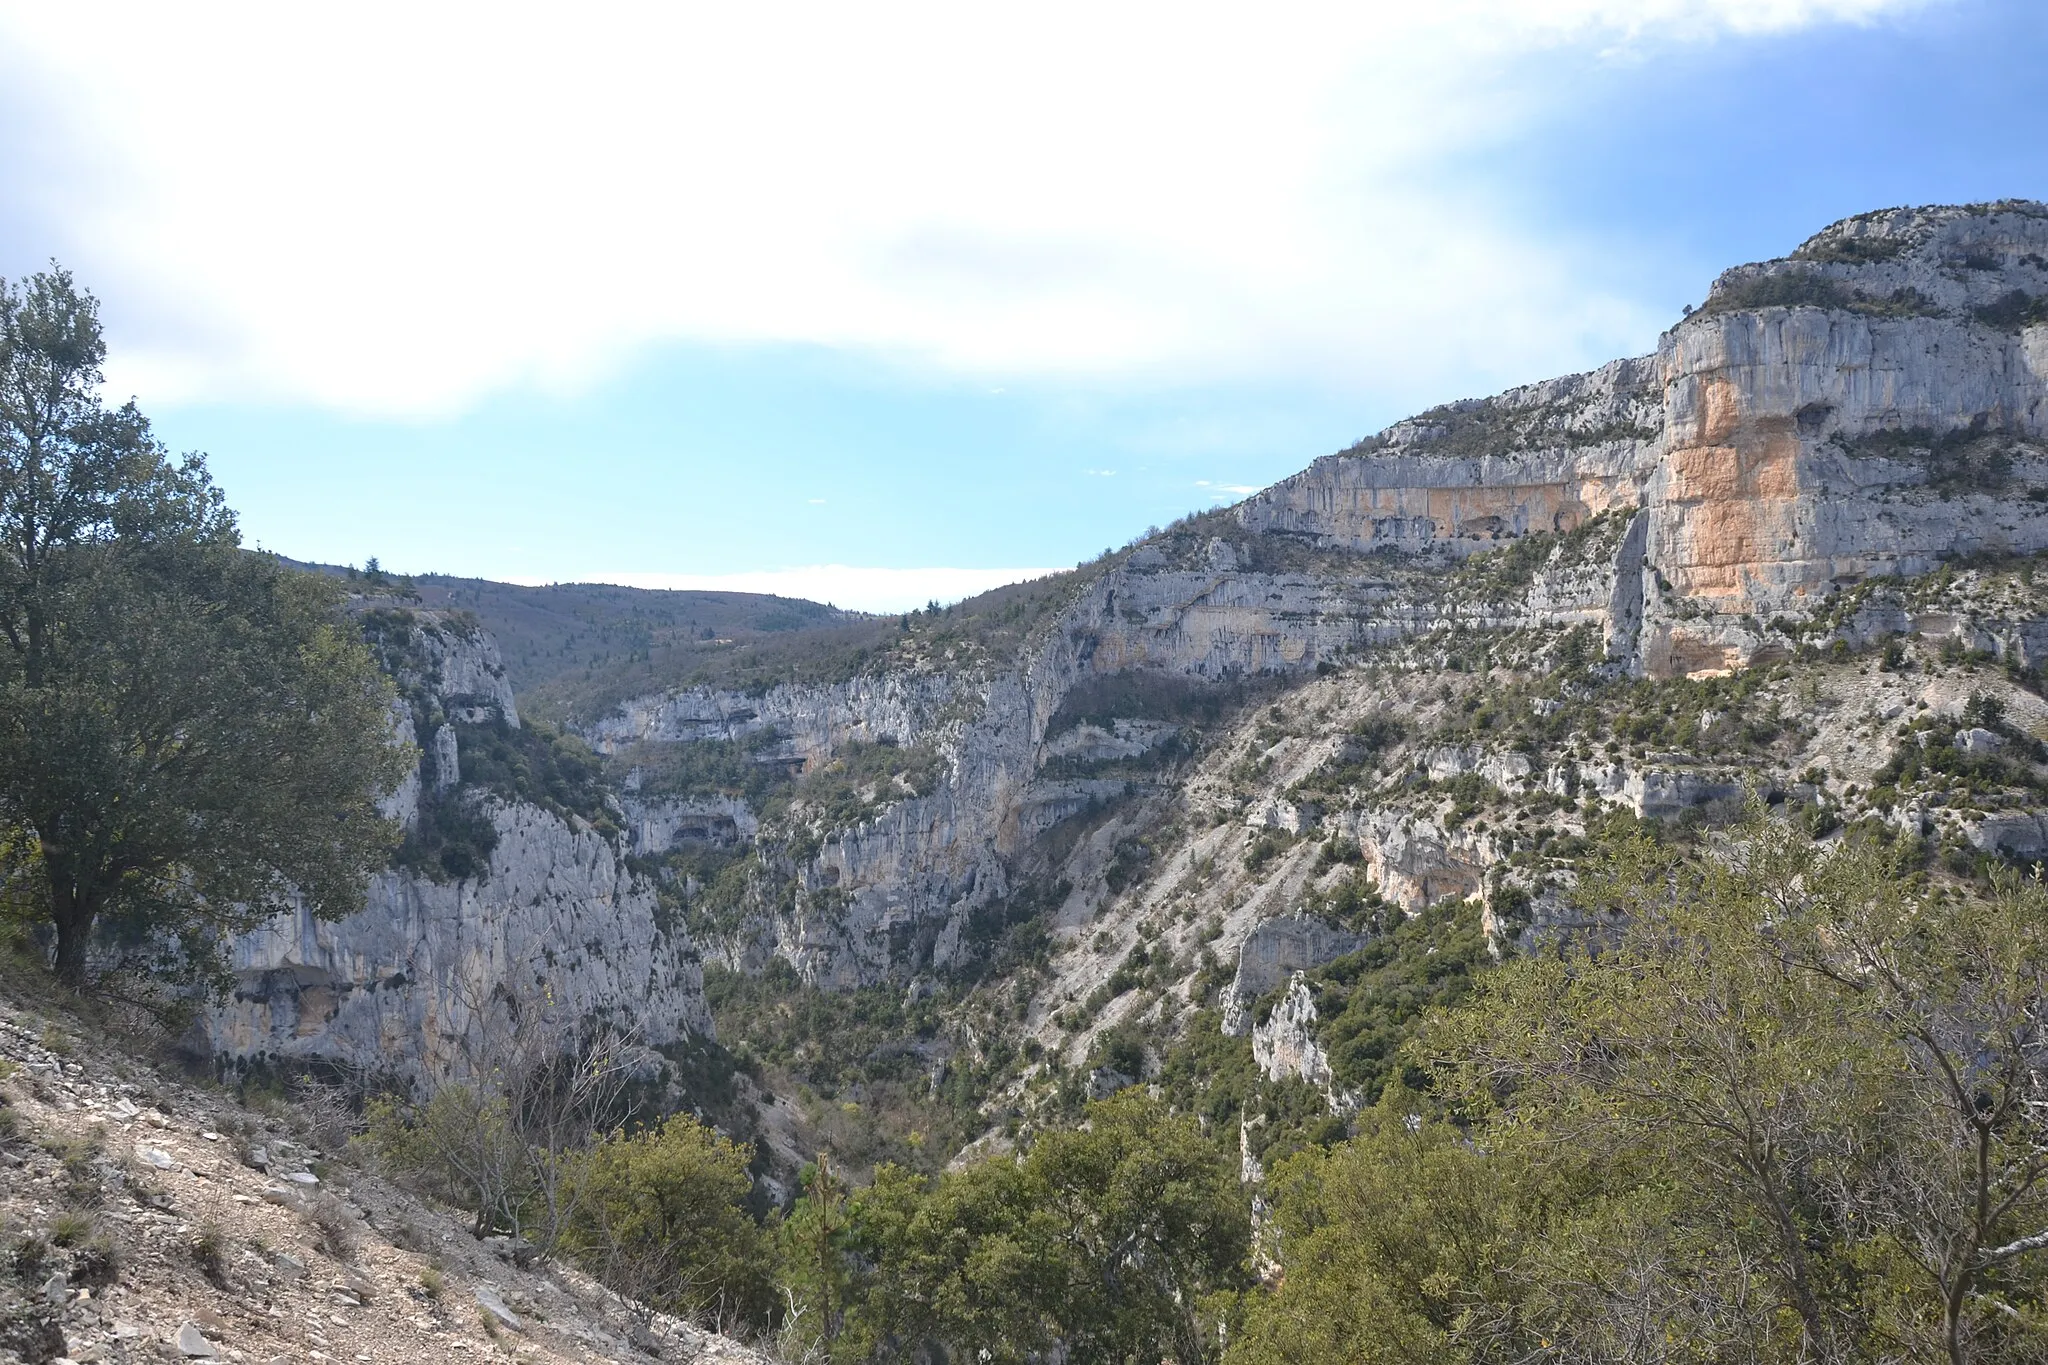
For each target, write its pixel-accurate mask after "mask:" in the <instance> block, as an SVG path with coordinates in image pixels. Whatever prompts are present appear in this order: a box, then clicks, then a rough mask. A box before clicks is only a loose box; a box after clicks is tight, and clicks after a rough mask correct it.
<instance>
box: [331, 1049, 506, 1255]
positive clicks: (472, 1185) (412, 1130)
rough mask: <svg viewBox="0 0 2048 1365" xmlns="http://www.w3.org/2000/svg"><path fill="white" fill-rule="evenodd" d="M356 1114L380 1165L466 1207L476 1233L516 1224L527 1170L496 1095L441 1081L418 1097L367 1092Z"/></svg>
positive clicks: (502, 1100) (444, 1200) (501, 1099)
mask: <svg viewBox="0 0 2048 1365" xmlns="http://www.w3.org/2000/svg"><path fill="white" fill-rule="evenodd" d="M364 1117H365V1118H366V1120H367V1121H368V1126H367V1130H366V1131H365V1133H364V1136H363V1141H364V1143H365V1144H366V1145H367V1146H368V1148H369V1149H370V1151H371V1152H373V1153H374V1154H375V1155H376V1157H377V1158H378V1160H379V1161H381V1162H382V1163H383V1164H384V1166H385V1168H386V1169H387V1170H390V1171H392V1172H394V1173H396V1174H398V1175H399V1176H401V1177H402V1178H403V1179H405V1180H406V1181H407V1182H408V1183H410V1184H412V1185H413V1186H414V1187H415V1188H416V1189H418V1190H420V1191H421V1192H422V1193H424V1194H426V1195H427V1196H429V1197H430V1198H433V1199H437V1200H439V1201H441V1202H442V1203H446V1204H452V1205H454V1206H455V1207H457V1208H462V1209H468V1210H470V1211H471V1212H472V1213H473V1214H474V1215H475V1222H474V1224H473V1231H475V1233H476V1235H477V1236H479V1237H481V1236H483V1235H484V1234H485V1233H487V1232H490V1231H492V1230H494V1229H497V1228H501V1227H504V1228H512V1229H515V1230H516V1229H517V1228H518V1227H519V1225H520V1222H521V1206H522V1205H523V1203H524V1202H525V1200H526V1199H527V1198H528V1197H529V1196H530V1195H531V1193H532V1187H533V1181H532V1175H533V1172H532V1168H531V1163H530V1161H529V1160H528V1151H527V1148H526V1145H525V1143H524V1142H523V1141H522V1139H521V1136H520V1134H519V1132H518V1129H517V1126H516V1125H515V1124H514V1122H513V1113H512V1105H511V1103H510V1101H509V1100H507V1099H506V1098H505V1097H504V1096H503V1095H501V1094H494V1093H492V1092H489V1091H485V1090H480V1089H478V1088H476V1087H474V1086H468V1085H444V1086H442V1087H440V1088H439V1089H438V1090H436V1091H435V1092H434V1094H433V1095H432V1096H431V1097H430V1098H429V1099H428V1100H427V1102H426V1103H425V1104H423V1105H418V1106H412V1105H405V1104H401V1103H399V1102H398V1101H396V1100H394V1099H392V1098H390V1097H382V1098H378V1099H374V1100H372V1101H371V1102H370V1103H369V1104H368V1106H366V1108H365V1111H364Z"/></svg>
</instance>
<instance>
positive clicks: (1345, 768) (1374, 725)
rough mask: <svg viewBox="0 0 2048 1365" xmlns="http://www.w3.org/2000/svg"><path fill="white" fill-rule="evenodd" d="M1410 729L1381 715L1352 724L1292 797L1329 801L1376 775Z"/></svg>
mask: <svg viewBox="0 0 2048 1365" xmlns="http://www.w3.org/2000/svg"><path fill="white" fill-rule="evenodd" d="M1407 733H1408V727H1407V725H1406V724H1405V723H1404V722H1403V721H1402V720H1401V719H1400V718H1399V717H1398V716H1393V715H1389V714H1386V713H1380V714H1376V715H1372V716H1368V717H1366V718H1365V719H1364V720H1361V721H1359V722H1358V723H1357V724H1355V725H1353V726H1352V727H1351V728H1350V730H1349V731H1347V732H1346V733H1345V735H1344V738H1343V740H1342V741H1341V742H1340V743H1339V744H1338V746H1337V749H1336V751H1335V752H1334V753H1332V754H1331V755H1330V756H1329V757H1328V758H1326V759H1324V760H1323V761H1322V762H1321V763H1320V764H1318V765H1317V766H1316V770H1315V771H1314V772H1312V773H1310V774H1309V775H1308V776H1307V777H1305V778H1303V779H1302V780H1301V781H1299V782H1297V783H1295V784H1294V786H1293V788H1291V789H1290V792H1289V794H1290V795H1292V796H1295V797H1297V798H1310V799H1313V798H1318V797H1319V798H1322V799H1324V800H1328V799H1330V798H1332V797H1334V796H1336V795H1337V794H1338V793H1340V792H1343V791H1346V790H1348V789H1349V788H1351V787H1354V786H1356V785H1358V784H1359V783H1360V782H1362V781H1364V780H1365V779H1366V778H1368V777H1370V776H1372V774H1373V773H1375V772H1377V771H1378V769H1379V766H1380V762H1381V760H1382V759H1383V758H1384V757H1385V756H1386V754H1387V752H1388V751H1389V750H1391V749H1393V748H1394V747H1395V746H1396V745H1398V744H1399V743H1400V742H1401V741H1402V740H1403V739H1405V738H1406V737H1407Z"/></svg>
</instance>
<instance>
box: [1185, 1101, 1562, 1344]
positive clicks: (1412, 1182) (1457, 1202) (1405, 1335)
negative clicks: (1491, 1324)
mask: <svg viewBox="0 0 2048 1365" xmlns="http://www.w3.org/2000/svg"><path fill="white" fill-rule="evenodd" d="M1427 1111H1428V1106H1427V1105H1426V1104H1425V1103H1423V1102H1421V1101H1420V1100H1418V1099H1417V1098H1416V1097H1414V1096H1412V1095H1410V1094H1408V1093H1407V1092H1405V1091H1404V1090H1402V1089H1401V1088H1400V1087H1398V1086H1393V1087H1389V1088H1388V1089H1387V1090H1386V1091H1385V1092H1384V1094H1383V1095H1382V1097H1381V1099H1380V1102H1379V1103H1378V1105H1377V1106H1376V1107H1374V1108H1373V1109H1370V1110H1367V1111H1365V1112H1364V1113H1362V1114H1360V1115H1359V1117H1358V1133H1357V1136H1356V1137H1354V1138H1353V1139H1352V1140H1351V1141H1349V1142H1347V1143H1344V1144H1343V1145H1342V1146H1339V1147H1336V1148H1334V1149H1325V1148H1320V1147H1309V1148H1306V1149H1304V1150H1302V1151H1301V1152H1299V1153H1297V1154H1296V1155H1294V1156H1292V1157H1289V1158H1288V1159H1287V1160H1286V1161H1285V1162H1282V1163H1281V1164H1279V1165H1278V1166H1276V1167H1275V1168H1274V1169H1273V1171H1272V1172H1271V1174H1270V1176H1269V1178H1268V1181H1267V1186H1266V1189H1267V1199H1268V1200H1269V1201H1270V1203H1271V1204H1272V1207H1273V1231H1274V1233H1276V1234H1277V1243H1278V1249H1279V1251H1280V1253H1281V1255H1282V1257H1283V1259H1284V1261H1285V1265H1286V1274H1285V1276H1284V1277H1282V1279H1281V1281H1280V1284H1279V1287H1278V1288H1277V1290H1275V1291H1274V1292H1272V1293H1269V1294H1261V1295H1255V1296H1253V1297H1252V1299H1251V1300H1250V1301H1249V1303H1248V1304H1247V1308H1246V1313H1245V1321H1244V1326H1243V1329H1242V1331H1241V1332H1240V1333H1239V1334H1238V1336H1237V1337H1236V1338H1235V1340H1234V1341H1233V1342H1232V1344H1231V1349H1230V1352H1229V1354H1228V1356H1227V1357H1226V1359H1227V1360H1228V1361H1229V1362H1230V1365H1305V1363H1319V1362H1325V1361H1328V1362H1336V1361H1344V1362H1358V1363H1359V1365H1441V1362H1447V1361H1467V1360H1472V1359H1475V1358H1479V1353H1478V1352H1475V1351H1473V1350H1471V1349H1470V1347H1469V1345H1468V1342H1467V1336H1468V1333H1469V1329H1470V1327H1471V1326H1472V1325H1473V1317H1474V1316H1475V1310H1478V1311H1484V1310H1485V1309H1487V1308H1490V1307H1492V1306H1493V1305H1496V1304H1500V1303H1503V1302H1506V1303H1512V1302H1514V1301H1515V1300H1516V1299H1518V1298H1519V1297H1520V1293H1519V1290H1518V1287H1517V1286H1516V1284H1515V1283H1514V1280H1513V1270H1514V1262H1515V1260H1516V1258H1517V1255H1518V1253H1519V1252H1520V1250H1521V1241H1522V1237H1521V1233H1522V1230H1521V1228H1520V1227H1519V1226H1518V1223H1519V1221H1520V1216H1521V1213H1522V1210H1523V1209H1525V1208H1527V1207H1528V1206H1529V1205H1530V1204H1532V1203H1533V1202H1534V1200H1533V1199H1532V1194H1533V1193H1534V1191H1533V1190H1532V1188H1531V1183H1530V1182H1531V1176H1532V1173H1531V1172H1530V1171H1529V1170H1528V1168H1527V1163H1525V1162H1522V1161H1519V1160H1516V1159H1515V1158H1514V1157H1513V1156H1512V1155H1510V1154H1508V1153H1504V1152H1500V1151H1494V1152H1486V1151H1481V1150H1480V1149H1479V1148H1477V1147H1475V1146H1474V1145H1473V1144H1472V1143H1471V1142H1470V1141H1469V1140H1467V1137H1466V1135H1465V1133H1464V1132H1462V1131H1461V1130H1460V1129H1458V1128H1457V1127H1456V1126H1454V1125H1452V1124H1449V1123H1445V1122H1443V1121H1441V1120H1439V1119H1435V1118H1429V1117H1425V1115H1426V1113H1427Z"/></svg>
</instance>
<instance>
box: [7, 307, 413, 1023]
mask: <svg viewBox="0 0 2048 1365" xmlns="http://www.w3.org/2000/svg"><path fill="white" fill-rule="evenodd" d="M104 349H105V348H104V344H103V343H102V341H101V338H100V332H99V322H98V306H97V304H96V303H95V302H94V301H93V300H92V299H91V297H90V296H88V295H85V294H82V293H81V292H79V291H78V290H77V289H76V288H75V286H74V285H73V284H72V282H71V279H70V277H69V276H68V275H66V274H64V273H63V272H61V271H56V272H51V273H46V274H38V275H35V276H32V277H30V278H29V279H28V280H27V281H25V282H23V283H22V284H20V285H19V286H16V287H13V288H8V289H5V290H4V291H0V824H5V825H8V826H12V827H16V828H20V829H24V830H27V831H31V832H32V833H33V836H34V837H33V838H32V839H18V840H10V841H8V843H7V845H6V847H7V851H8V853H9V857H8V862H7V865H6V867H5V868H4V874H5V877H6V879H7V880H8V881H9V882H10V883H12V884H13V885H14V887H15V888H16V889H20V888H22V887H27V888H28V891H27V893H26V894H25V895H24V896H22V897H20V898H19V899H18V900H17V901H16V903H17V904H24V905H26V906H28V907H30V908H29V914H30V917H31V918H32V920H34V921H35V922H37V923H40V924H47V925H49V926H50V927H52V928H53V929H54V930H55V936H56V970H57V973H58V975H59V976H60V977H61V978H62V979H63V980H65V981H66V982H68V983H70V984H72V985H78V984H81V983H82V982H83V980H84V978H85V972H86V965H87V948H88V944H89V942H90V941H91V940H92V937H93V935H94V932H95V930H96V929H97V928H99V927H101V926H102V925H106V926H108V927H110V928H111V929H112V930H113V935H112V936H113V938H114V939H115V940H116V942H117V943H119V944H120V945H122V946H124V947H125V948H126V949H127V950H128V951H129V952H130V953H131V954H143V955H147V954H149V953H152V952H154V951H155V950H156V949H157V948H158V947H159V945H161V944H163V943H165V942H167V941H170V942H174V943H175V944H176V945H177V954H176V960H175V962H173V963H171V964H167V966H168V969H170V970H177V971H180V972H183V973H186V974H190V973H193V972H197V971H202V970H204V968H205V966H206V964H207V963H209V962H211V961H213V954H214V952H215V947H214V944H215V942H217V941H218V938H219V937H220V936H221V931H227V932H228V933H230V934H231V933H232V932H233V931H234V930H236V929H238V928H241V927H245V926H248V925H252V924H255V923H259V922H261V921H262V920H264V919H266V918H268V917H269V916H270V915H271V914H273V913H275V912H276V911H277V910H279V909H281V908H282V907H284V906H285V905H286V904H287V903H289V898H290V897H291V896H292V895H294V894H296V895H298V896H300V897H301V898H302V899H303V901H304V903H306V904H307V905H309V906H310V907H311V908H312V909H313V910H314V912H315V913H317V914H322V915H328V916H338V915H343V914H347V913H349V912H350V911H353V910H355V909H356V908H358V907H359V905H360V904H361V895H362V887H363V885H364V883H365V881H366V880H367V878H368V875H369V873H370V872H372V871H373V870H375V868H376V867H377V866H378V865H380V864H381V863H382V862H383V860H384V858H385V857H386V855H387V854H388V852H389V849H390V847H391V844H392V842H394V841H395V838H396V830H395V829H394V828H393V827H392V826H391V825H390V823H389V822H387V821H385V820H383V819H381V818H380V817H379V816H378V813H377V810H376V804H375V803H376V799H377V798H378V796H379V795H381V794H382V793H383V792H385V791H388V790H389V789H390V788H391V787H392V786H394V785H395V784H396V782H397V780H398V778H399V776H400V774H401V772H402V770H403V764H404V755H403V754H402V753H401V752H400V751H398V750H395V749H393V748H392V747H391V746H389V745H388V744H387V743H386V742H385V740H386V735H387V729H386V725H387V720H386V717H387V713H388V707H389V701H390V695H391V694H390V689H389V686H388V684H387V683H386V682H385V680H384V679H383V678H382V676H381V675H380V674H379V673H378V671H377V669H376V666H375V663H374V662H373V660H372V658H371V656H370V654H369V652H368V650H367V649H366V648H365V647H364V645H363V643H362V641H361V640H360V639H359V638H358V636H357V635H356V633H355V632H354V631H353V630H352V629H350V628H349V627H347V626H346V625H345V624H344V623H342V621H341V620H340V619H339V615H338V590H337V589H336V588H335V587H334V586H333V585H332V583H331V582H330V581H328V580H324V579H320V578H316V577H314V576H312V575H307V574H300V573H294V572H289V571H287V570H285V569H284V568H283V567H282V566H280V565H279V564H278V563H277V561H275V560H274V559H272V558H270V557H268V556H263V555H254V554H249V553H247V552H245V551H243V550H242V549H241V546H240V541H239V535H238V532H237V530H236V527H235V523H234V518H233V517H232V515H231V514H230V513H229V512H228V510H227V508H226V506H225V504H224V502H223V500H222V497H221V494H220V492H219V490H218V489H216V488H215V487H214V486H213V484H212V482H211V481H210V479H209V478H208V475H207V472H206V467H205V464H204V462H203V461H202V460H200V459H198V458H197V457H190V458H187V459H186V460H185V461H184V462H183V463H182V464H174V463H172V462H171V460H170V459H169V458H168V457H167V455H166V453H165V451H164V448H163V446H162V445H161V444H160V443H159V442H158V441H156V440H155V438H154V437H153V436H152V435H151V434H150V430H149V424H148V422H147V421H146V419H144V418H143V416H142V415H141V414H140V413H139V412H137V411H136V409H135V408H134V406H133V405H132V404H130V405H128V406H125V407H122V408H120V409H114V410H110V409H107V408H105V407H104V406H102V404H101V402H100V399H99V395H98V390H99V386H100V378H101V376H100V365H101V360H102V357H103V355H104ZM10 899H15V898H10Z"/></svg>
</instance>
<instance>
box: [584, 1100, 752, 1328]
mask: <svg viewBox="0 0 2048 1365" xmlns="http://www.w3.org/2000/svg"><path fill="white" fill-rule="evenodd" d="M752 1159H753V1152H752V1149H751V1148H749V1147H747V1146H744V1145H741V1144H736V1143H733V1142H731V1141H728V1140H727V1139H725V1138H723V1137H720V1136H719V1135H718V1133H717V1132H716V1130H714V1129H712V1128H709V1127H706V1126H705V1125H704V1124H702V1123H699V1122H698V1121H697V1120H696V1119H694V1118H692V1117H690V1116H689V1115H687V1114H677V1115H675V1116H673V1117H672V1118H670V1119H669V1120H668V1121H667V1122H665V1123H663V1124H662V1125H661V1126H659V1127H658V1128H650V1129H646V1130H643V1131H642V1132H639V1133H635V1134H631V1135H628V1134H626V1133H624V1132H616V1133H613V1134H612V1135H611V1136H610V1137H608V1138H606V1139H604V1140H603V1141H601V1142H599V1143H597V1144H596V1145H595V1146H593V1147H591V1148H590V1149H589V1150H588V1151H586V1152H583V1153H581V1154H579V1155H578V1156H577V1157H575V1158H574V1160H573V1167H572V1171H571V1176H570V1188H571V1198H572V1207H573V1210H574V1211H573V1213H572V1215H571V1218H570V1223H569V1228H568V1232H567V1235H566V1237H565V1244H566V1246H567V1247H568V1249H569V1250H570V1252H571V1254H572V1255H574V1256H575V1257H576V1259H577V1261H578V1262H579V1263H580V1264H581V1265H582V1266H583V1267H584V1269H586V1270H588V1271H589V1272H590V1273H591V1274H592V1275H594V1276H596V1277H597V1278H598V1279H599V1280H601V1281H602V1282H603V1283H605V1284H607V1285H609V1286H611V1287H612V1288H613V1289H616V1290H618V1291H619V1292H621V1293H624V1294H628V1295H631V1296H632V1297H634V1298H637V1299H639V1300H640V1301H642V1302H644V1303H647V1304H649V1305H651V1306H653V1307H655V1308H659V1309H661V1310H663V1311H665V1312H671V1313H677V1314H681V1315H684V1316H691V1317H696V1316H704V1315H710V1316H712V1317H715V1318H717V1319H719V1320H725V1321H730V1320H735V1319H737V1320H742V1321H746V1322H753V1323H763V1322H766V1321H767V1320H768V1318H769V1315H770V1314H771V1312H772V1311H773V1309H774V1288H773V1282H772V1271H773V1257H772V1245H771V1243H770V1241H769V1239H768V1237H767V1235H766V1234H765V1233H763V1232H762V1230H761V1229H760V1228H759V1227H758V1226H757V1225H756V1224H755V1223H754V1221H753V1219H751V1218H750V1217H748V1216H747V1213H746V1207H745V1206H746V1200H747V1194H748V1190H749V1188H750V1187H751V1185H752V1180H751V1178H750V1177H749V1176H748V1174H747V1168H748V1166H749V1164H750V1163H751V1161H752Z"/></svg>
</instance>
